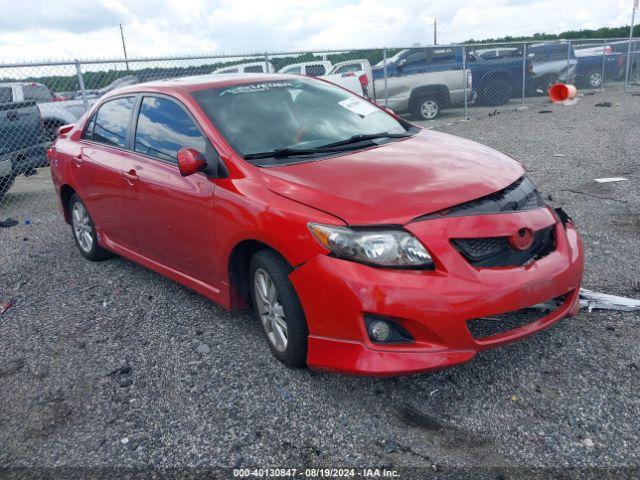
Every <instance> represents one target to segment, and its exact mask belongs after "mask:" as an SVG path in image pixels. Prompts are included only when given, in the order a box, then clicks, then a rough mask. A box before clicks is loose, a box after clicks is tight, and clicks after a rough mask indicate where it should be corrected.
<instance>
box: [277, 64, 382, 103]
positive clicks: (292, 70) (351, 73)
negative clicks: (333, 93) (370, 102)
mask: <svg viewBox="0 0 640 480" xmlns="http://www.w3.org/2000/svg"><path fill="white" fill-rule="evenodd" d="M278 73H288V74H293V75H305V76H307V77H317V78H321V79H322V80H327V81H328V82H331V83H334V84H336V85H339V86H341V87H344V88H346V89H347V90H351V91H352V92H354V93H357V94H358V95H362V96H364V97H366V98H374V97H375V92H374V90H373V76H372V73H371V64H370V63H369V60H360V59H359V60H349V61H346V62H340V63H336V64H335V65H333V64H332V63H331V62H330V61H328V60H318V61H312V62H302V63H294V64H291V65H287V66H286V67H283V68H281V69H280V70H279V72H278Z"/></svg>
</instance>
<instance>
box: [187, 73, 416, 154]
mask: <svg viewBox="0 0 640 480" xmlns="http://www.w3.org/2000/svg"><path fill="white" fill-rule="evenodd" d="M193 96H194V98H195V99H196V101H197V102H198V103H199V104H200V106H201V107H202V108H203V109H204V111H205V112H206V113H207V115H208V116H209V118H211V120H212V122H213V123H214V124H215V125H216V127H217V128H218V129H219V130H220V131H221V133H222V134H223V135H224V136H225V137H226V139H227V140H228V141H229V143H230V144H231V145H232V146H233V148H234V149H235V150H236V151H237V152H238V153H239V154H240V155H242V156H247V155H253V154H256V153H260V152H271V151H275V150H279V149H312V148H318V147H321V146H324V145H327V144H332V143H335V142H341V141H344V140H346V139H349V138H351V137H354V136H360V135H371V134H378V133H380V132H386V133H391V134H399V133H405V132H406V129H405V128H404V127H403V125H402V124H401V123H400V122H399V121H397V120H396V119H395V118H393V117H392V116H391V115H389V114H388V113H387V112H385V111H384V110H382V109H381V108H379V107H377V106H375V105H372V104H371V103H369V102H367V101H366V100H363V99H361V98H360V97H357V96H355V95H353V94H351V93H349V92H347V91H346V90H343V89H341V88H338V87H335V86H333V85H330V84H327V83H325V82H320V81H317V80H313V79H306V78H300V79H292V80H289V79H287V80H279V81H266V82H255V83H246V84H242V85H232V86H228V87H224V88H217V89H210V90H201V91H198V92H194V93H193Z"/></svg>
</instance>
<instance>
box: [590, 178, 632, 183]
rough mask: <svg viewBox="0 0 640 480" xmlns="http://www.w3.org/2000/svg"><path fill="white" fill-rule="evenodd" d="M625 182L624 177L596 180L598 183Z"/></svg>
mask: <svg viewBox="0 0 640 480" xmlns="http://www.w3.org/2000/svg"><path fill="white" fill-rule="evenodd" d="M625 180H626V178H624V177H609V178H596V182H598V183H611V182H624V181H625Z"/></svg>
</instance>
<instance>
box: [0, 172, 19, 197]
mask: <svg viewBox="0 0 640 480" xmlns="http://www.w3.org/2000/svg"><path fill="white" fill-rule="evenodd" d="M15 181H16V177H15V175H8V176H6V177H0V198H2V197H4V195H5V193H7V192H8V191H9V189H10V188H11V187H13V183H14V182H15Z"/></svg>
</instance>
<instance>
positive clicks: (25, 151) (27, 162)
mask: <svg viewBox="0 0 640 480" xmlns="http://www.w3.org/2000/svg"><path fill="white" fill-rule="evenodd" d="M47 146H48V144H47V143H39V144H36V145H32V146H30V147H27V148H22V149H20V150H16V151H13V152H9V153H5V154H3V155H0V177H5V176H9V175H16V176H17V175H21V174H23V173H25V172H28V171H29V170H32V169H34V168H39V167H45V166H47V164H48V161H47Z"/></svg>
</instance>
